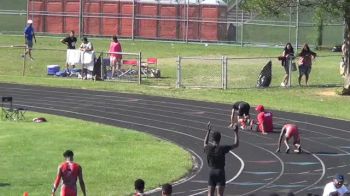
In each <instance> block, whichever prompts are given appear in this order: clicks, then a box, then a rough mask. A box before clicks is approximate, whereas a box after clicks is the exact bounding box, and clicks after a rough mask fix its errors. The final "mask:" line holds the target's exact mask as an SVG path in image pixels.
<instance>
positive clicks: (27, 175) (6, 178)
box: [0, 112, 192, 196]
mask: <svg viewBox="0 0 350 196" xmlns="http://www.w3.org/2000/svg"><path fill="white" fill-rule="evenodd" d="M26 116H27V119H28V120H25V121H19V122H14V121H0V151H1V156H0V168H1V175H0V195H7V196H18V195H22V194H23V192H24V191H27V192H29V195H31V196H42V195H49V194H50V191H51V186H52V183H53V181H54V179H55V175H56V172H57V166H58V164H59V163H61V162H63V157H62V153H63V152H64V151H65V150H67V149H72V150H73V151H74V153H75V161H76V162H78V163H80V164H81V166H82V167H83V173H84V178H85V183H86V186H87V192H88V195H128V194H130V193H131V192H133V182H134V180H135V179H137V178H143V179H144V180H145V181H146V183H147V184H146V186H147V189H151V188H154V187H157V186H159V185H160V184H162V183H165V182H169V181H174V180H176V179H178V178H180V177H181V176H182V175H184V174H185V173H186V172H187V171H188V170H190V169H191V166H192V163H191V157H190V155H189V154H188V153H187V152H186V151H184V150H183V149H181V148H179V147H177V146H175V145H174V144H171V143H169V142H166V141H162V140H159V139H157V138H154V137H151V136H150V135H147V134H144V133H140V132H135V131H131V130H126V129H121V128H116V127H111V126H106V125H101V124H97V123H91V122H86V121H81V120H76V119H70V118H64V117H58V116H53V115H47V114H38V113H31V112H30V113H27V114H26ZM38 116H45V117H46V118H47V119H48V122H47V123H33V122H31V120H30V119H32V118H34V117H38ZM155 152H157V153H155ZM174 163H176V164H174ZM169 168H171V169H169Z"/></svg>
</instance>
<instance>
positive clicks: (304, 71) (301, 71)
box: [299, 65, 311, 76]
mask: <svg viewBox="0 0 350 196" xmlns="http://www.w3.org/2000/svg"><path fill="white" fill-rule="evenodd" d="M310 73H311V66H306V65H300V66H299V76H302V75H309V74H310Z"/></svg>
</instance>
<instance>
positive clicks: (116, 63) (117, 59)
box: [108, 35, 122, 77]
mask: <svg viewBox="0 0 350 196" xmlns="http://www.w3.org/2000/svg"><path fill="white" fill-rule="evenodd" d="M108 52H109V53H110V54H109V61H110V65H111V67H112V77H113V76H114V74H115V70H116V69H118V70H119V69H120V66H121V59H122V54H115V53H116V52H122V45H121V44H120V43H119V41H118V37H117V36H115V35H114V36H113V37H112V42H111V44H110V46H109V51H108Z"/></svg>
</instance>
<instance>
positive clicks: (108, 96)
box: [6, 87, 350, 133]
mask: <svg viewBox="0 0 350 196" xmlns="http://www.w3.org/2000/svg"><path fill="white" fill-rule="evenodd" d="M6 89H15V90H16V89H19V90H21V91H30V92H33V91H37V92H39V93H42V90H36V89H25V88H19V87H9V88H7V87H6ZM60 90H61V91H62V90H66V89H62V88H61V89H60ZM79 90H83V89H79ZM45 91H46V92H53V93H57V92H56V91H54V90H48V89H45ZM95 92H96V91H95ZM102 92H103V91H102ZM59 94H69V95H77V94H78V95H86V96H88V97H91V96H92V95H91V94H88V93H86V94H84V93H70V92H60V93H59ZM125 94H126V93H125ZM140 95H141V94H140ZM94 96H99V97H107V98H115V97H116V96H112V95H94ZM118 97H121V98H125V99H127V98H130V97H128V96H125V97H123V96H120V95H118ZM150 98H151V96H150ZM169 99H171V98H169ZM140 100H143V101H148V102H153V103H166V104H167V105H181V106H185V107H184V108H190V107H195V108H203V109H209V110H214V111H215V110H216V111H220V112H222V111H224V112H225V113H229V111H226V110H222V109H220V108H211V107H203V106H194V105H190V104H182V103H173V102H166V101H154V100H148V99H140ZM228 105H229V104H228ZM157 106H159V105H157ZM176 108H178V107H174V109H176ZM208 113H212V112H208ZM213 114H220V115H223V114H222V113H213ZM225 115H226V114H225ZM253 115H254V114H253ZM316 117H317V116H316ZM274 118H276V119H281V120H285V121H292V122H297V123H302V124H307V125H313V126H318V127H322V128H327V129H333V130H337V131H342V132H346V133H350V131H348V130H344V129H339V128H335V127H329V126H325V125H320V124H314V123H309V122H304V121H298V120H293V119H289V118H283V117H274ZM328 119H330V118H328ZM330 120H331V119H330Z"/></svg>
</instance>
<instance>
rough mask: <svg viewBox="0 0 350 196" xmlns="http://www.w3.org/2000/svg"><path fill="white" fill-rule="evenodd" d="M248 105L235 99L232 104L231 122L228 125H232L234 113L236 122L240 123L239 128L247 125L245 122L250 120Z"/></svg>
mask: <svg viewBox="0 0 350 196" xmlns="http://www.w3.org/2000/svg"><path fill="white" fill-rule="evenodd" d="M249 110H250V105H249V103H247V102H244V101H237V102H235V103H234V104H233V106H232V111H231V123H230V125H229V127H233V125H234V123H235V122H234V121H235V114H237V122H239V123H240V125H241V129H245V128H246V127H247V122H248V121H249V120H250V116H249Z"/></svg>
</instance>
